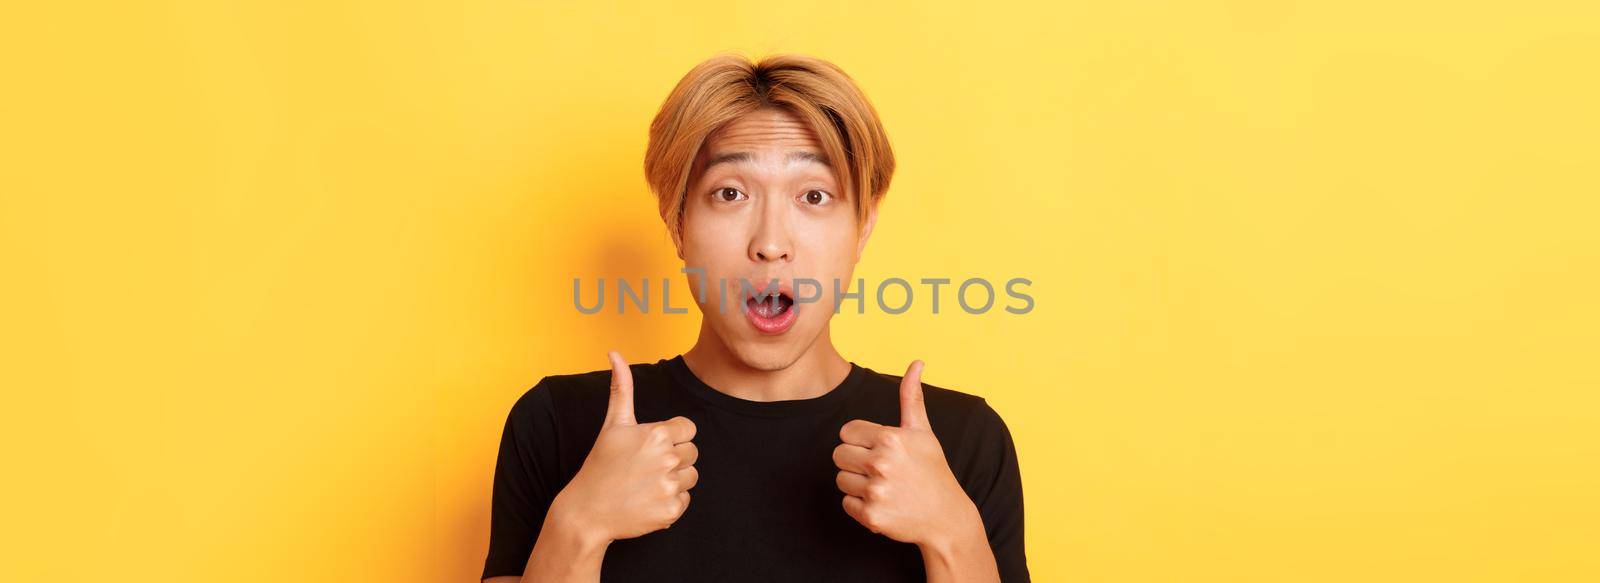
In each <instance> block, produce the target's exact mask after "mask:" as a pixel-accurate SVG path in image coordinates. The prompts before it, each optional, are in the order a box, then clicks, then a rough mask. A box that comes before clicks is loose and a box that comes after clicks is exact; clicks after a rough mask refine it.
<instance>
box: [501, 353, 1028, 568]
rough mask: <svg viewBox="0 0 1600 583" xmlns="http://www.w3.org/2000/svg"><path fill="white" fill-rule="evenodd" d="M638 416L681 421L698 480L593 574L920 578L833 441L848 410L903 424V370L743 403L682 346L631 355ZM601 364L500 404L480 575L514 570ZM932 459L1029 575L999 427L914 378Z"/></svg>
mask: <svg viewBox="0 0 1600 583" xmlns="http://www.w3.org/2000/svg"><path fill="white" fill-rule="evenodd" d="M631 368H632V370H633V379H634V415H635V418H636V419H637V420H638V421H639V422H640V423H648V422H652V421H663V420H666V419H670V418H672V417H674V416H677V415H682V416H684V417H688V418H689V419H690V420H691V421H694V424H695V428H696V433H695V437H694V440H693V441H694V444H695V446H696V447H697V448H698V449H699V452H700V455H699V459H698V460H697V461H696V462H695V468H696V469H697V470H699V472H700V480H699V482H698V483H697V484H696V485H695V487H694V488H693V489H691V490H690V491H689V492H690V501H689V507H688V509H687V510H685V511H684V513H683V515H682V516H681V517H679V519H678V521H677V522H675V523H673V525H672V526H670V527H668V528H666V529H663V530H658V531H655V532H651V533H649V534H646V535H644V536H640V537H636V538H631V539H623V540H618V541H615V542H613V543H611V546H610V547H609V548H607V550H606V553H605V559H604V562H603V563H602V564H601V570H600V579H601V581H604V582H607V583H612V582H628V581H773V582H778V581H806V582H811V581H873V582H878V583H887V582H892V581H924V580H926V573H925V571H924V569H923V564H922V555H921V552H920V551H919V550H918V549H917V547H916V545H913V544H908V543H902V542H898V541H895V540H893V539H890V538H888V537H886V536H883V535H881V534H876V533H873V532H872V531H869V530H867V528H866V527H864V526H862V525H861V524H860V523H858V522H856V521H855V519H853V518H851V517H850V515H849V514H846V513H845V511H844V507H843V505H842V504H841V500H842V499H843V497H844V494H843V493H842V492H840V491H839V488H838V486H837V485H836V483H835V481H834V479H835V474H837V473H838V471H839V469H838V468H837V467H836V466H835V465H834V462H833V449H834V447H836V446H838V445H839V443H840V439H839V429H840V428H841V427H843V426H844V424H845V423H846V422H848V421H850V420H851V419H866V420H868V421H874V422H877V423H881V424H884V425H899V423H900V397H899V395H900V393H899V390H900V389H899V386H900V377H898V376H893V375H884V374H880V373H877V372H874V371H872V370H871V369H867V368H863V367H861V366H858V365H856V364H854V363H852V364H851V365H850V373H849V376H847V377H846V378H845V380H844V382H842V383H840V384H839V386H837V387H835V388H834V389H833V390H832V391H829V392H828V393H826V394H823V395H821V396H818V397H813V398H809V399H796V400H788V401H750V400H746V399H741V398H738V397H734V396H732V395H728V394H726V393H722V392H719V391H717V390H715V389H713V388H711V387H710V386H708V385H706V384H705V383H704V382H702V381H701V380H700V379H699V378H697V377H695V376H694V374H693V373H692V372H690V370H689V368H688V366H686V365H685V364H684V362H683V357H682V356H677V357H674V358H672V359H670V360H661V361H658V362H656V363H654V364H634V365H631ZM610 381H611V371H610V370H609V369H607V370H597V371H593V372H588V373H583V374H574V375H557V376H549V377H545V378H544V379H543V380H541V381H539V384H537V385H535V386H534V387H533V388H532V389H531V390H529V391H528V392H527V393H526V394H524V395H523V396H522V398H521V399H518V400H517V403H516V404H515V405H514V406H512V408H511V414H510V416H509V417H508V418H507V420H506V426H505V433H504V434H503V436H502V437H501V442H500V457H499V461H498V462H497V464H496V465H495V472H494V499H493V505H492V506H493V508H492V513H491V524H490V536H489V555H488V558H487V560H486V561H485V564H484V569H483V576H484V577H485V578H487V577H494V576H500V575H520V574H522V570H523V568H524V567H525V566H526V565H527V561H528V555H529V553H530V552H532V550H533V544H534V539H535V538H537V537H538V535H539V529H540V527H541V526H542V525H543V523H544V517H545V511H546V510H547V509H548V508H549V506H550V502H551V500H553V499H554V498H555V495H556V494H557V493H559V492H560V491H561V489H562V488H563V487H565V486H566V485H567V482H568V481H569V480H571V479H572V477H573V475H574V474H576V473H577V472H578V468H579V467H581V466H582V465H583V461H584V458H585V457H586V456H587V455H588V454H589V449H590V447H592V446H593V445H594V440H595V437H596V436H597V435H599V433H600V424H601V421H602V420H603V419H604V418H605V412H606V402H607V401H608V400H609V398H610ZM923 394H924V400H925V402H926V405H927V410H928V419H929V422H930V423H931V424H932V426H933V431H934V434H935V435H937V436H938V438H939V443H940V444H941V445H942V446H943V447H944V453H945V459H946V461H948V462H949V463H950V469H951V471H952V472H954V473H955V476H956V478H957V479H958V480H959V481H960V482H961V485H962V487H963V488H964V489H965V490H966V492H967V495H968V496H969V497H970V498H971V499H972V501H973V503H974V504H976V505H977V507H978V511H979V514H980V515H981V516H982V518H983V524H984V527H985V529H986V531H987V534H988V537H989V544H990V546H991V548H993V550H994V556H995V560H996V562H997V563H998V564H999V567H1000V578H1001V580H1002V581H1006V582H1018V581H1028V580H1029V576H1028V566H1027V562H1026V557H1025V555H1024V552H1023V537H1022V480H1021V476H1020V474H1019V473H1018V469H1017V457H1016V450H1015V448H1014V446H1013V444H1012V441H1011V434H1010V431H1009V430H1008V429H1007V428H1006V425H1005V423H1004V422H1003V421H1001V419H1000V416H999V415H998V414H996V413H995V411H994V409H992V408H990V407H989V404H988V403H986V402H984V400H983V398H982V397H978V396H974V395H969V394H966V393H961V392H958V391H954V390H950V389H943V388H939V387H936V386H933V385H928V384H926V383H924V384H923Z"/></svg>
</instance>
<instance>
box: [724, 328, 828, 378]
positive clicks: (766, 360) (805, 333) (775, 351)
mask: <svg viewBox="0 0 1600 583" xmlns="http://www.w3.org/2000/svg"><path fill="white" fill-rule="evenodd" d="M740 324H744V322H740ZM802 328H808V327H803V326H795V327H794V328H793V329H790V330H789V331H788V332H785V333H784V334H783V335H782V336H779V337H761V336H756V337H754V338H750V337H745V336H742V335H739V334H729V335H725V336H723V338H724V339H725V340H724V342H725V343H726V345H727V347H728V352H729V353H731V354H733V357H734V358H736V359H738V360H739V362H741V363H743V364H744V365H745V366H748V367H750V368H753V369H756V370H762V371H775V370H783V369H786V368H789V367H790V366H793V365H794V363H795V362H797V361H799V360H800V357H801V356H804V355H805V353H806V350H807V349H808V348H810V346H811V344H812V342H813V341H814V340H815V339H816V336H817V333H816V332H817V331H815V330H804V329H802Z"/></svg>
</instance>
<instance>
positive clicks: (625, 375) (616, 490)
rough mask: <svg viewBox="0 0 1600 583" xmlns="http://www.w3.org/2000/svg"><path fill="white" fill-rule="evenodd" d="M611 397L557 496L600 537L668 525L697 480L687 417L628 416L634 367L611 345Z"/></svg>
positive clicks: (614, 537) (633, 534) (680, 512)
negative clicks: (576, 467)
mask: <svg viewBox="0 0 1600 583" xmlns="http://www.w3.org/2000/svg"><path fill="white" fill-rule="evenodd" d="M607 356H608V357H609V358H610V359H611V397H610V401H609V402H608V403H607V405H606V417H605V421H604V423H603V424H602V425H601V427H600V435H599V436H597V437H596V438H595V441H594V447H593V448H591V449H590V450H589V455H588V457H587V458H585V459H584V461H583V466H582V467H581V468H580V469H579V470H578V473H577V475H575V476H573V478H572V481H571V482H569V483H568V484H567V487H566V488H564V489H562V491H561V493H560V494H559V495H558V496H557V498H558V503H560V504H562V505H563V507H564V509H565V510H566V511H569V512H571V513H573V515H574V516H577V517H578V518H577V519H576V520H577V521H578V522H580V523H581V524H582V526H583V528H584V529H585V530H587V531H588V532H589V533H590V534H592V535H594V536H596V537H599V538H601V539H603V540H606V541H611V540H619V539H625V538H633V537H636V536H640V535H644V534H647V533H650V532H654V531H657V530H661V529H664V528H667V527H668V526H671V525H672V523H674V522H676V521H677V520H678V518H679V517H681V516H683V513H684V511H685V510H687V509H688V508H689V489H690V488H693V487H694V485H695V482H697V481H699V479H700V474H699V472H698V471H696V470H695V468H694V463H695V460H696V459H697V458H698V457H699V455H700V454H699V450H697V449H696V448H695V445H694V443H693V442H692V441H690V440H692V439H694V434H695V426H694V422H693V421H690V420H689V419H688V418H687V417H682V416H679V417H673V418H671V419H668V420H666V421H660V422H656V423H639V422H638V421H636V420H635V419H634V416H633V372H632V371H631V370H629V368H628V364H627V362H625V361H624V360H623V359H622V356H621V355H620V354H617V353H616V352H614V351H613V352H611V353H609V354H608V355H607Z"/></svg>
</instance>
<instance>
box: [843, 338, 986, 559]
mask: <svg viewBox="0 0 1600 583" xmlns="http://www.w3.org/2000/svg"><path fill="white" fill-rule="evenodd" d="M839 437H840V438H841V439H842V440H843V441H844V443H841V444H839V446H838V447H836V448H834V450H833V462H834V465H836V466H838V467H839V475H838V478H837V481H838V484H839V489H840V490H842V491H843V492H844V494H845V496H844V510H845V512H846V513H849V514H850V516H851V517H852V518H855V519H856V522H860V523H861V524H862V526H865V527H867V528H868V529H869V530H871V531H872V532H876V533H880V534H883V535H885V536H887V537H889V538H892V539H894V540H897V541H901V542H907V543H915V544H918V545H930V544H932V545H938V544H943V543H944V542H945V541H949V540H951V539H955V538H958V537H961V536H964V535H969V534H971V533H972V529H973V528H974V527H976V528H977V529H978V530H977V532H978V533H979V534H980V535H981V533H982V532H983V530H982V529H983V524H982V519H981V518H979V517H978V512H977V506H976V505H974V504H973V503H972V500H971V499H970V498H968V497H967V493H966V491H965V490H962V489H961V483H960V482H958V481H957V480H956V477H955V474H953V473H951V471H950V465H949V463H948V462H946V461H945V458H944V449H943V448H942V447H940V445H939V438H938V437H936V436H935V435H934V434H933V428H932V426H931V425H930V424H929V423H928V410H927V407H926V406H924V404H923V400H922V361H920V360H917V361H912V363H911V366H910V368H908V369H907V370H906V374H905V377H903V378H902V379H901V381H900V426H899V427H891V426H886V425H879V424H877V423H873V422H871V421H866V420H862V419H855V420H852V421H850V422H849V423H846V424H844V427H843V428H841V429H840V430H839Z"/></svg>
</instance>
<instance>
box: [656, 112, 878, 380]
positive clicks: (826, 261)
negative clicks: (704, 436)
mask: <svg viewBox="0 0 1600 583" xmlns="http://www.w3.org/2000/svg"><path fill="white" fill-rule="evenodd" d="M842 186H843V185H842V184H841V183H840V181H839V180H838V179H837V176H836V175H835V172H834V170H833V169H832V168H830V167H829V164H828V162H827V161H825V160H824V156H823V151H822V147H821V144H820V143H819V142H818V140H817V137H816V135H815V134H814V133H812V131H811V129H810V128H809V127H808V126H807V125H806V124H805V122H803V121H801V120H800V118H798V117H796V116H795V115H794V114H792V113H789V112H787V111H783V110H778V109H761V110H757V111H755V112H752V113H750V114H747V115H745V116H743V117H741V118H739V119H736V120H734V121H732V122H730V123H729V124H727V125H725V126H723V127H722V128H721V129H719V130H718V131H716V132H714V133H712V134H711V135H710V136H708V138H707V140H706V144H705V146H704V147H703V148H702V149H701V151H700V154H699V157H698V158H697V159H696V161H695V164H694V168H693V169H692V170H691V174H690V179H689V190H688V196H687V198H686V200H685V201H684V209H683V212H684V215H683V237H682V239H683V244H682V247H681V248H680V249H679V255H680V256H681V257H682V258H683V260H684V265H685V267H687V268H691V269H704V270H705V274H704V276H703V277H702V276H701V275H698V274H694V273H690V274H689V275H688V279H689V285H690V287H691V288H692V289H693V291H694V298H695V301H696V303H697V304H698V305H699V306H700V311H701V313H702V314H704V316H705V321H704V326H705V327H707V328H708V329H709V331H710V332H712V333H713V334H714V335H715V336H716V337H717V339H720V340H721V341H722V343H723V344H724V345H725V346H727V348H728V350H729V352H731V353H732V354H733V355H734V356H735V357H736V358H738V359H739V360H740V361H741V362H743V363H745V364H746V365H748V366H750V367H753V368H756V369H760V370H777V369H782V368H785V367H788V366H789V365H791V364H793V363H794V362H795V361H797V360H799V358H800V357H801V356H802V355H803V354H805V352H806V351H807V350H808V349H810V348H811V347H812V346H813V345H814V344H815V343H816V342H817V341H818V340H819V339H820V338H821V335H822V334H823V333H824V332H825V331H826V330H827V326H828V319H829V318H831V317H832V316H833V309H834V305H835V302H836V294H835V293H834V287H835V282H838V284H837V285H838V286H839V287H840V289H849V284H850V276H851V273H852V272H853V270H854V269H855V264H856V261H857V260H859V259H860V254H861V249H862V247H863V246H865V244H866V241H867V237H868V236H869V235H870V234H871V232H872V222H873V220H872V219H869V220H868V221H867V224H865V225H861V224H860V223H859V221H857V219H856V212H855V205H854V203H853V201H851V200H850V199H848V198H846V196H849V194H848V193H845V192H843V188H842ZM874 216H875V215H874ZM774 279H776V280H777V281H778V286H779V288H778V289H779V290H781V293H780V294H779V295H778V296H777V297H776V300H774V299H773V298H770V297H766V296H764V295H763V292H764V291H766V290H765V289H764V288H767V287H768V286H769V284H770V282H771V280H774ZM806 279H809V280H813V281H815V282H817V284H820V286H819V285H813V284H811V283H804V282H803V281H797V280H806ZM741 282H745V283H743V284H741ZM818 287H820V288H821V289H820V290H819V289H817V288H818ZM752 292H753V293H752ZM752 295H754V296H755V297H752ZM801 298H804V299H806V300H808V301H807V302H797V301H796V300H797V299H801ZM811 298H817V299H815V300H812V299H811Z"/></svg>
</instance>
